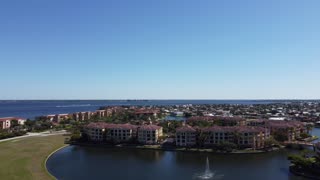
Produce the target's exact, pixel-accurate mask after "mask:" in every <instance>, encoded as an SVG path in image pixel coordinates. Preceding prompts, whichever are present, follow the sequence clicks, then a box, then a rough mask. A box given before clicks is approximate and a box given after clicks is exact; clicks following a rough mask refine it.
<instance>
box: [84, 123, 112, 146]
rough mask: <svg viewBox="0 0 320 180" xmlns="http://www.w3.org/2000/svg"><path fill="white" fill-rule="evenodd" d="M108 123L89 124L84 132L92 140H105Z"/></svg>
mask: <svg viewBox="0 0 320 180" xmlns="http://www.w3.org/2000/svg"><path fill="white" fill-rule="evenodd" d="M106 125H107V124H106V123H102V122H97V123H90V124H88V125H87V126H86V127H85V129H84V132H85V134H86V135H87V136H88V138H89V140H91V141H98V142H99V141H100V142H101V141H105V139H106V138H105V137H106V136H105V131H106Z"/></svg>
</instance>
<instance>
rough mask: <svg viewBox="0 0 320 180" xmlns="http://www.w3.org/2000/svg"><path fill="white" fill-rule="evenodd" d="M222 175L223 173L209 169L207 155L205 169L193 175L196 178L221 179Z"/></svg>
mask: <svg viewBox="0 0 320 180" xmlns="http://www.w3.org/2000/svg"><path fill="white" fill-rule="evenodd" d="M222 177H223V175H218V174H216V173H215V172H212V171H211V170H210V166H209V158H208V157H207V161H206V169H205V171H204V172H203V173H200V174H196V175H195V178H196V179H221V178H222Z"/></svg>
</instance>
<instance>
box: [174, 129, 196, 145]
mask: <svg viewBox="0 0 320 180" xmlns="http://www.w3.org/2000/svg"><path fill="white" fill-rule="evenodd" d="M196 137H197V130H196V129H194V128H193V127H191V126H189V125H184V126H183V127H180V128H177V130H176V146H184V147H192V146H195V145H196V144H197V141H196Z"/></svg>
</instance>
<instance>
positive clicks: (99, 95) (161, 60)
mask: <svg viewBox="0 0 320 180" xmlns="http://www.w3.org/2000/svg"><path fill="white" fill-rule="evenodd" d="M319 9H320V1H319V0H268V1H265V0H241V1H240V0H201V1H196V0H192V1H191V0H92V1H88V0H28V1H27V0H1V1H0V68H1V71H0V99H284V98H285V99H296V98H298V99H299V98H300V99H306V98H309V99H312V98H317V99H320V58H319V57H320V10H319Z"/></svg>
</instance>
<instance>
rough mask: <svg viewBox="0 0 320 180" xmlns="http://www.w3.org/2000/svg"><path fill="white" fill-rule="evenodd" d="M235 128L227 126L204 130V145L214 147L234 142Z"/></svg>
mask: <svg viewBox="0 0 320 180" xmlns="http://www.w3.org/2000/svg"><path fill="white" fill-rule="evenodd" d="M234 130H235V129H234V128H233V127H227V126H224V127H222V126H212V127H208V128H204V129H202V132H203V134H204V137H203V138H204V145H205V146H207V147H208V146H214V145H218V144H221V143H225V142H232V143H233V142H234Z"/></svg>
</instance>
